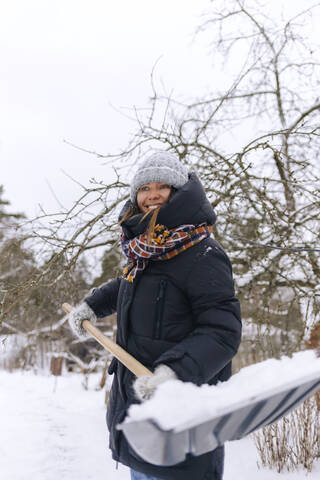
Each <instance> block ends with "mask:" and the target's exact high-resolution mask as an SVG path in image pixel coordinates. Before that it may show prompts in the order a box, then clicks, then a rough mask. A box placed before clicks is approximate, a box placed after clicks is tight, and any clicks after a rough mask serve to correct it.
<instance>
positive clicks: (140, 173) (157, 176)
mask: <svg viewBox="0 0 320 480" xmlns="http://www.w3.org/2000/svg"><path fill="white" fill-rule="evenodd" d="M188 180H189V176H188V169H187V168H186V167H185V166H184V165H183V164H182V163H181V162H180V161H179V160H178V159H177V158H176V156H175V155H173V154H172V153H169V152H164V151H161V152H156V153H153V154H152V155H151V156H150V157H149V158H147V160H145V161H144V162H143V163H142V164H141V165H140V167H139V168H138V170H137V171H136V173H135V176H134V177H133V180H132V182H131V194H130V196H131V201H132V203H134V202H135V201H136V198H137V193H138V190H139V188H140V187H141V186H142V185H145V184H146V183H150V182H162V183H168V184H169V185H171V186H172V187H174V188H180V187H182V186H183V185H184V184H185V183H187V181H188Z"/></svg>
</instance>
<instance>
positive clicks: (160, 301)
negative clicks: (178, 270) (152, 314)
mask: <svg viewBox="0 0 320 480" xmlns="http://www.w3.org/2000/svg"><path fill="white" fill-rule="evenodd" d="M166 286H167V282H166V280H160V285H159V291H158V296H157V317H156V332H155V339H156V340H159V339H160V337H161V321H162V316H163V307H164V297H165V291H166Z"/></svg>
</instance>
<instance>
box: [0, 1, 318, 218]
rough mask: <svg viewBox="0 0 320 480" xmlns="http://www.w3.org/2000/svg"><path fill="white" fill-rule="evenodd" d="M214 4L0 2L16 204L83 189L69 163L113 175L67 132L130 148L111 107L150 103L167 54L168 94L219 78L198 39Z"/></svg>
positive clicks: (0, 157)
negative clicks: (197, 31) (196, 34)
mask: <svg viewBox="0 0 320 480" xmlns="http://www.w3.org/2000/svg"><path fill="white" fill-rule="evenodd" d="M278 3H279V2H278V1H277V0H270V2H268V7H271V8H276V6H277V5H278ZM282 3H283V2H282ZM288 3H289V5H290V9H291V8H293V7H294V6H297V5H299V9H300V8H301V2H300V1H297V0H292V1H290V2H288ZM288 3H287V4H286V2H285V4H286V5H288ZM310 3H312V2H310V1H309V0H308V1H307V4H308V5H310ZM209 4H210V1H209V0H196V1H195V0H161V1H158V0H157V1H156V0H116V1H108V0H0V174H1V175H0V184H3V185H4V187H5V197H6V198H7V199H8V200H10V201H11V203H12V210H14V211H17V210H19V211H23V212H25V213H27V214H28V215H29V216H34V215H35V214H36V213H37V211H38V207H37V205H38V204H39V203H40V204H42V205H43V206H44V207H45V208H46V209H50V210H51V211H56V210H57V209H58V204H57V201H56V200H55V198H54V195H53V194H52V192H51V190H50V187H49V186H48V182H49V183H50V185H51V187H52V189H53V190H54V191H55V193H56V195H57V196H58V197H59V199H60V201H61V202H62V203H63V204H65V205H70V204H71V203H72V201H73V200H75V199H76V198H77V196H78V191H77V187H76V186H75V184H73V183H72V182H71V181H70V180H69V179H68V178H67V177H66V176H65V175H64V174H63V173H62V171H61V170H62V169H63V170H65V171H66V172H67V173H68V174H69V175H71V176H72V177H74V178H76V179H77V180H79V181H80V182H82V183H88V180H89V178H90V177H95V178H96V179H104V180H105V179H107V177H108V176H110V175H112V173H110V170H109V169H108V168H107V167H106V166H103V165H102V161H101V160H98V159H97V158H96V157H94V156H90V155H88V154H86V153H83V152H81V151H79V150H76V149H74V148H72V147H70V146H69V145H67V144H66V143H64V139H66V140H67V141H69V142H72V143H74V144H76V145H79V146H82V147H84V148H87V149H92V150H95V151H98V152H99V153H107V152H114V151H116V150H117V149H118V148H120V147H124V146H125V145H126V144H127V142H128V139H129V137H130V131H132V130H133V129H134V125H133V124H131V123H130V122H129V121H128V120H126V119H125V117H124V116H122V115H120V114H119V113H117V112H116V111H115V109H114V108H112V106H111V105H113V106H114V107H116V108H118V109H122V108H123V107H129V108H132V107H133V106H134V105H136V106H143V105H146V103H147V99H148V97H149V96H150V94H151V88H150V73H151V70H152V68H153V66H154V64H155V63H156V61H157V60H158V59H159V57H161V59H160V61H159V63H158V64H157V68H156V79H157V82H158V83H159V84H160V83H161V81H162V82H163V83H164V84H165V85H166V87H167V89H168V92H169V91H171V90H172V89H174V91H175V92H176V93H183V94H185V95H186V96H188V97H194V96H197V95H201V94H203V93H204V92H205V89H206V88H210V86H211V87H212V85H214V84H215V82H217V72H216V71H214V69H213V68H212V66H211V65H212V63H213V61H212V58H211V59H209V58H208V52H209V47H208V46H207V44H206V43H205V39H204V38H202V37H201V38H199V37H197V39H196V42H193V37H194V31H195V28H196V26H197V25H199V23H201V20H200V15H201V14H202V13H203V11H204V10H205V9H206V8H208V6H209ZM308 5H306V6H308Z"/></svg>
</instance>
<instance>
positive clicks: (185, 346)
mask: <svg viewBox="0 0 320 480" xmlns="http://www.w3.org/2000/svg"><path fill="white" fill-rule="evenodd" d="M130 196H131V199H130V200H128V201H127V202H126V204H125V205H124V206H123V209H122V212H121V213H120V223H121V227H122V235H121V245H122V249H123V252H124V254H125V255H126V257H127V260H128V261H127V266H126V268H125V269H124V271H123V275H122V277H121V278H120V277H119V278H116V279H114V280H111V281H110V282H108V283H106V284H105V285H102V286H101V287H100V288H97V289H95V290H94V292H93V293H92V294H91V295H90V296H88V297H87V298H86V299H85V301H84V302H83V303H82V304H80V305H79V306H78V307H77V308H76V309H74V310H73V311H72V314H71V315H70V317H69V321H70V324H71V327H72V328H73V330H74V331H75V332H77V334H78V335H79V336H80V337H82V338H85V337H84V336H83V334H82V330H83V329H82V321H83V320H85V319H88V318H89V319H92V320H93V321H95V320H96V318H97V317H100V318H102V317H105V316H107V315H110V314H111V313H113V312H115V311H117V326H118V328H117V343H118V344H119V345H121V346H122V347H123V348H125V349H126V350H127V351H129V352H130V354H131V355H133V356H134V357H135V358H137V359H138V360H139V361H140V362H141V363H143V364H144V365H145V366H146V367H147V368H149V369H150V370H151V371H153V372H154V373H153V375H144V376H142V377H139V378H134V376H133V374H131V372H129V371H128V370H126V368H125V367H124V366H123V365H122V364H121V363H120V362H118V361H117V360H116V359H114V360H113V361H112V362H111V365H110V368H109V373H110V374H113V375H114V380H113V383H112V388H111V392H110V396H109V404H108V411H107V423H108V428H109V430H110V448H111V450H112V456H113V458H114V459H115V460H116V461H119V462H121V463H123V464H124V465H128V466H129V467H130V468H131V477H132V479H134V480H136V479H139V480H140V479H141V480H142V479H143V480H147V479H149V480H150V479H151V480H157V479H166V480H194V479H195V478H196V479H197V480H207V479H209V478H210V480H221V479H222V474H223V461H224V460H223V459H224V449H223V447H218V448H216V449H215V450H213V451H212V452H209V453H205V454H203V455H201V456H199V457H188V458H187V459H186V460H185V461H183V462H181V463H179V464H178V465H173V466H170V467H159V466H157V465H153V464H151V463H148V462H146V461H144V460H143V459H142V458H141V457H140V456H139V455H138V454H137V453H136V452H135V451H134V450H133V448H132V447H131V446H130V444H129V443H128V442H127V440H126V437H125V436H124V434H123V432H122V431H120V430H118V429H117V425H118V424H119V423H121V422H122V421H123V420H124V418H125V415H126V412H127V409H128V408H129V407H130V406H131V405H132V404H134V403H137V401H141V402H143V401H145V400H148V399H149V398H150V397H152V395H153V393H154V391H155V390H156V388H157V386H158V385H159V384H161V383H163V382H165V381H168V380H170V379H171V380H172V379H177V378H178V379H179V380H182V381H185V382H192V383H195V384H197V385H201V384H206V383H207V384H210V385H212V384H216V383H217V382H219V381H223V380H227V379H228V378H229V377H230V374H231V359H232V357H233V356H234V355H235V353H236V351H237V348H238V345H239V342H240V336H241V320H240V308H239V302H238V300H237V299H236V298H235V292H234V286H233V279H232V269H231V265H230V261H229V259H228V257H227V255H226V254H225V252H224V251H223V249H222V248H221V246H220V245H219V244H218V243H217V242H216V241H215V240H214V239H213V238H211V236H210V234H211V226H212V225H213V224H214V222H215V219H216V215H215V213H214V211H213V209H212V207H211V204H210V202H209V200H208V199H207V197H206V194H205V191H204V189H203V186H202V184H201V182H200V180H199V179H198V177H197V175H196V173H195V172H189V171H188V170H187V168H186V167H185V165H183V163H181V162H180V161H179V159H178V158H177V157H176V156H174V155H172V154H171V153H168V152H165V151H162V152H157V153H155V154H153V155H151V157H149V158H147V159H146V160H145V161H144V162H143V163H142V164H141V165H140V167H139V168H138V170H137V172H136V174H135V176H134V178H133V180H132V182H131V192H130ZM150 217H151V218H150ZM147 441H148V438H146V442H147Z"/></svg>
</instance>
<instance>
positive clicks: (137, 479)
mask: <svg viewBox="0 0 320 480" xmlns="http://www.w3.org/2000/svg"><path fill="white" fill-rule="evenodd" d="M130 473H131V480H159V479H158V478H156V477H150V475H145V474H144V473H140V472H136V471H135V470H132V468H131V469H130Z"/></svg>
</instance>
